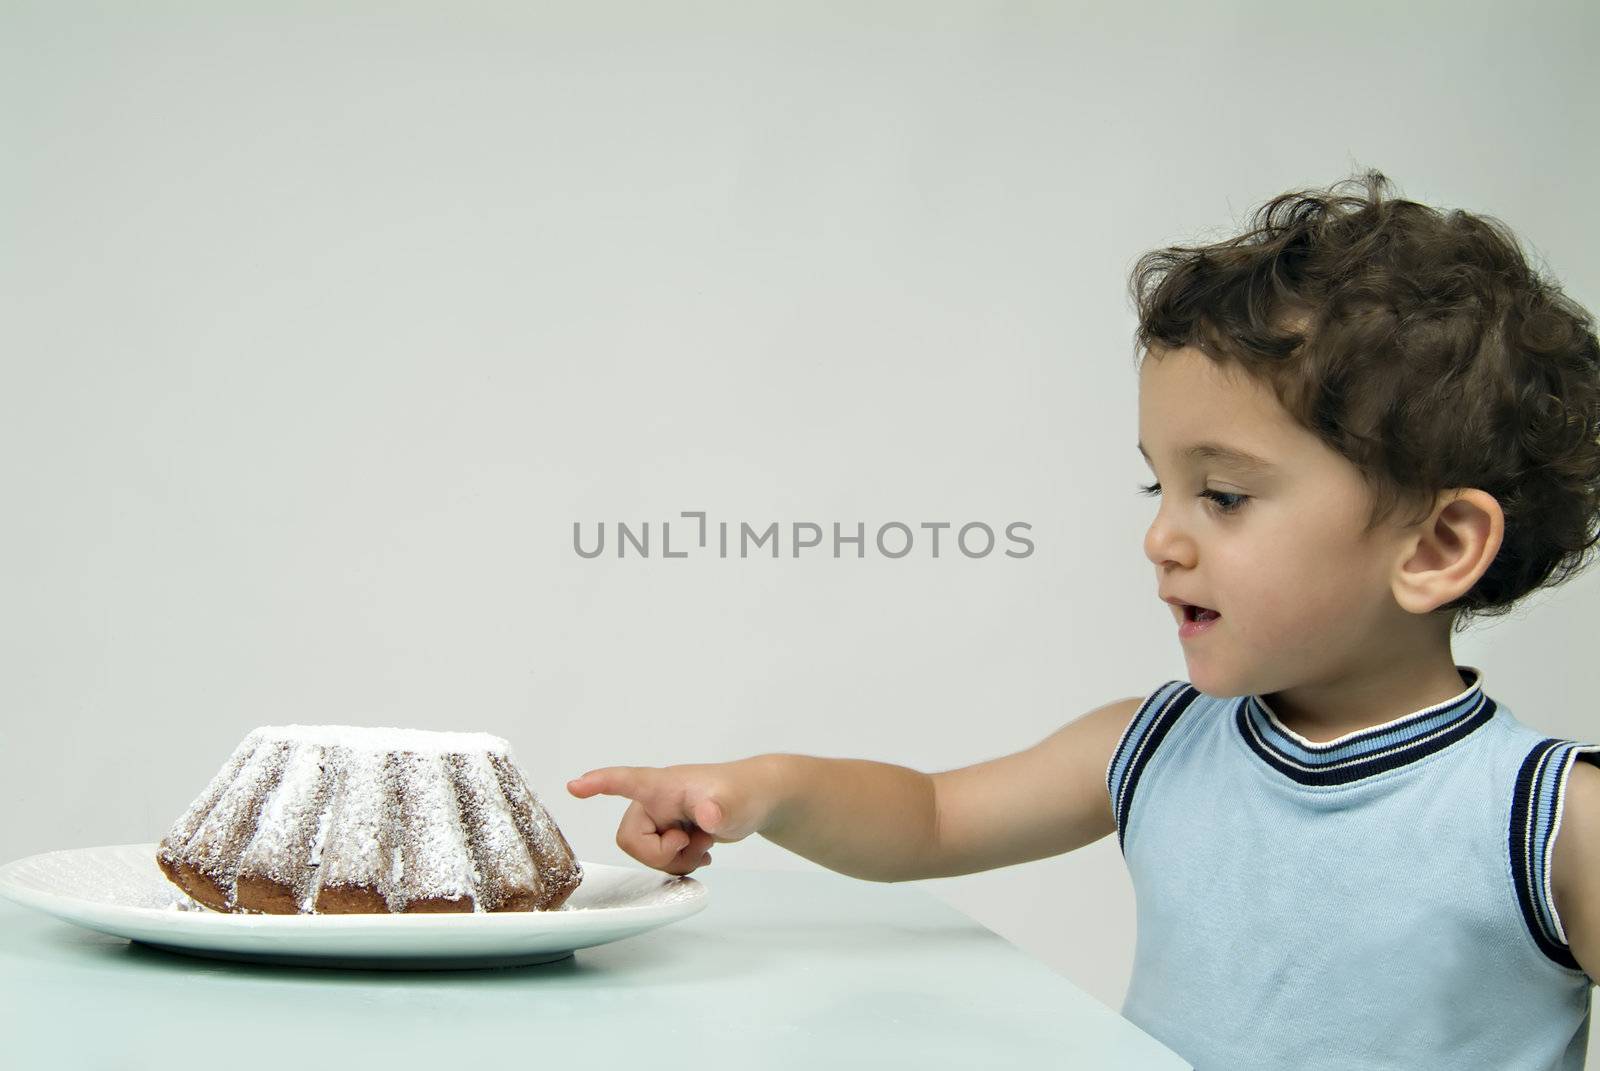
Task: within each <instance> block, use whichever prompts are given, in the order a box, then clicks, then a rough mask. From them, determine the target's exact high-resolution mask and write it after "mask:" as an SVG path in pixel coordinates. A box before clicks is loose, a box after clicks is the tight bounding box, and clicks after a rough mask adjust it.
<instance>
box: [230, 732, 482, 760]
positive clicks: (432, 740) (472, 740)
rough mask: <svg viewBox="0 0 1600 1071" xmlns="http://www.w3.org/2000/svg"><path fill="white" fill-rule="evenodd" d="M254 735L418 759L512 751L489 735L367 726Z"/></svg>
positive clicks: (255, 733)
mask: <svg viewBox="0 0 1600 1071" xmlns="http://www.w3.org/2000/svg"><path fill="white" fill-rule="evenodd" d="M252 735H255V736H258V737H259V738H260V739H262V740H286V741H288V742H290V743H294V744H317V745H320V746H322V747H345V748H350V749H352V750H365V751H383V752H390V751H412V752H415V753H417V754H419V755H448V754H450V753H452V752H470V751H482V752H487V753H489V754H497V755H504V754H506V753H507V752H508V751H510V749H511V746H510V745H509V744H507V743H506V741H505V739H504V738H503V737H498V736H491V735H490V734H489V733H440V732H434V731H433V730H431V729H393V728H387V727H381V726H367V725H263V726H261V727H260V728H259V729H256V730H255V732H254V733H253V734H252Z"/></svg>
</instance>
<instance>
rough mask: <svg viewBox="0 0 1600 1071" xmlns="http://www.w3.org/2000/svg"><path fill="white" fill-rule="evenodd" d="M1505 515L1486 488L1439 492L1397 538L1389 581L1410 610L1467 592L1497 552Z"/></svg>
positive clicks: (1435, 605) (1425, 609) (1433, 605)
mask: <svg viewBox="0 0 1600 1071" xmlns="http://www.w3.org/2000/svg"><path fill="white" fill-rule="evenodd" d="M1504 538H1505V514H1504V513H1502V512H1501V510H1500V503H1499V502H1497V501H1496V500H1495V497H1494V496H1493V495H1491V494H1489V493H1488V492H1487V491H1480V490H1478V489H1477V488H1475V487H1469V488H1455V489H1452V490H1449V491H1444V492H1441V493H1440V495H1439V498H1438V502H1437V504H1436V505H1435V506H1434V508H1433V512H1432V513H1431V514H1429V516H1428V519H1427V520H1425V521H1423V522H1422V523H1421V524H1419V525H1417V526H1416V527H1414V528H1408V529H1406V531H1405V533H1404V534H1403V536H1402V544H1401V551H1400V554H1399V555H1398V558H1397V560H1396V563H1395V568H1394V574H1393V576H1392V578H1391V585H1392V587H1393V590H1394V597H1395V601H1396V602H1398V603H1399V604H1400V605H1401V607H1403V608H1404V609H1406V610H1408V611H1410V612H1411V613H1414V614H1425V613H1428V612H1430V611H1432V610H1435V609H1438V608H1439V607H1440V606H1443V605H1444V604H1445V603H1447V602H1450V601H1451V600H1452V599H1456V598H1459V597H1460V596H1462V595H1464V594H1466V593H1467V592H1468V591H1471V590H1472V585H1474V584H1476V583H1477V582H1478V578H1479V577H1481V576H1482V575H1483V574H1484V573H1485V572H1486V571H1488V568H1489V566H1490V565H1491V564H1492V563H1493V562H1494V556H1495V555H1496V554H1498V553H1499V552H1500V543H1501V540H1503V539H1504Z"/></svg>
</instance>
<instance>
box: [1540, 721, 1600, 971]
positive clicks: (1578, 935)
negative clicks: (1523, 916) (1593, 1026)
mask: <svg viewBox="0 0 1600 1071" xmlns="http://www.w3.org/2000/svg"><path fill="white" fill-rule="evenodd" d="M1576 757H1577V758H1578V759H1579V760H1582V761H1576V762H1574V763H1573V764H1572V769H1571V770H1569V771H1568V773H1567V790H1566V794H1565V799H1564V800H1563V802H1562V806H1561V809H1560V811H1559V812H1558V817H1557V826H1556V843H1555V847H1554V848H1553V849H1552V851H1551V863H1550V885H1551V891H1552V892H1553V893H1554V894H1555V902H1556V911H1557V913H1558V914H1559V915H1560V917H1561V924H1562V928H1563V929H1564V930H1565V931H1566V938H1567V945H1568V947H1569V948H1571V950H1572V955H1573V958H1574V959H1576V960H1577V961H1578V965H1579V966H1581V967H1582V968H1583V970H1584V973H1586V974H1587V975H1588V976H1589V977H1590V978H1594V977H1596V972H1600V766H1597V765H1594V763H1595V762H1596V761H1600V755H1596V753H1595V752H1593V751H1588V752H1580V753H1578V755H1577V756H1576Z"/></svg>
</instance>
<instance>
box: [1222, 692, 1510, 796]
mask: <svg viewBox="0 0 1600 1071" xmlns="http://www.w3.org/2000/svg"><path fill="white" fill-rule="evenodd" d="M1456 671H1457V672H1458V673H1460V674H1461V677H1462V680H1463V681H1466V682H1468V683H1467V687H1466V688H1465V689H1464V690H1463V691H1462V692H1461V693H1460V694H1459V695H1456V696H1455V697H1453V698H1451V699H1446V700H1445V701H1444V702H1442V703H1435V704H1434V705H1433V706H1430V707H1426V708H1424V709H1422V710H1419V711H1416V712H1414V713H1411V714H1407V715H1406V716H1405V717H1402V718H1397V719H1395V720H1394V721H1389V722H1384V723H1383V724H1382V725H1375V726H1373V727H1372V728H1370V729H1363V730H1361V731H1360V732H1356V733H1350V734H1348V735H1345V736H1341V737H1339V738H1338V739H1336V740H1329V741H1327V742H1326V743H1320V744H1319V743H1313V742H1312V741H1310V740H1307V739H1306V738H1305V737H1303V736H1301V735H1300V734H1299V733H1297V732H1295V731H1293V730H1292V729H1289V728H1287V727H1286V726H1285V725H1284V724H1283V723H1282V722H1281V721H1279V720H1278V716H1277V715H1276V714H1275V713H1273V711H1272V707H1271V706H1270V705H1269V704H1268V703H1267V702H1266V700H1264V699H1262V698H1261V697H1260V696H1259V695H1248V696H1245V697H1244V698H1243V699H1241V700H1240V701H1239V703H1238V706H1237V708H1236V711H1235V715H1234V723H1235V724H1236V725H1237V726H1238V729H1239V734H1240V735H1241V736H1242V737H1243V738H1244V742H1245V743H1246V744H1248V745H1249V747H1250V750H1252V751H1254V752H1255V753H1256V754H1257V755H1258V756H1260V757H1261V759H1262V760H1263V761H1265V762H1266V763H1267V764H1268V765H1269V766H1271V767H1273V768H1274V769H1276V770H1278V771H1279V772H1280V773H1282V774H1284V775H1285V776H1286V777H1289V778H1291V779H1292V780H1294V781H1297V782H1299V783H1300V784H1302V785H1317V786H1326V785H1348V784H1351V783H1352V782H1355V781H1364V780H1366V779H1368V778H1371V777H1376V776H1378V775H1379V774H1383V773H1387V772H1388V771H1390V770H1394V769H1398V768H1399V767H1402V766H1410V765H1412V764H1413V763H1417V762H1420V761H1422V760H1423V759H1425V758H1427V757H1428V756H1429V755H1432V754H1435V753H1436V752H1439V751H1443V750H1444V749H1445V748H1447V747H1449V746H1450V745H1451V744H1453V743H1455V742H1456V741H1457V740H1460V739H1462V738H1464V737H1466V736H1468V735H1470V734H1471V733H1472V732H1473V731H1474V730H1476V729H1478V728H1480V727H1481V726H1483V725H1486V724H1488V722H1489V720H1490V719H1491V718H1492V717H1494V712H1495V709H1496V706H1495V701H1494V700H1493V699H1490V698H1489V697H1488V696H1486V695H1484V694H1483V673H1482V672H1481V671H1480V670H1478V669H1477V668H1475V667H1473V666H1457V667H1456Z"/></svg>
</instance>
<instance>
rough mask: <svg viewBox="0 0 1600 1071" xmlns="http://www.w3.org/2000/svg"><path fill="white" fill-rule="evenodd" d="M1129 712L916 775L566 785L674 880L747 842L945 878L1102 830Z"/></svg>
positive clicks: (793, 763)
mask: <svg viewBox="0 0 1600 1071" xmlns="http://www.w3.org/2000/svg"><path fill="white" fill-rule="evenodd" d="M1140 702H1141V700H1140V699H1139V698H1137V697H1135V698H1130V699H1123V700H1119V701H1117V702H1115V703H1110V704H1107V705H1106V706H1103V707H1099V708H1097V709H1095V710H1092V711H1090V712H1089V713H1088V714H1085V715H1084V716H1083V717H1081V718H1078V719H1077V720H1076V721H1073V722H1071V723H1069V724H1067V725H1065V726H1063V727H1062V728H1061V729H1059V730H1057V731H1056V732H1055V733H1053V734H1052V735H1050V736H1049V737H1047V738H1045V739H1044V740H1042V741H1040V742H1039V743H1038V744H1035V745H1034V746H1033V747H1031V748H1028V749H1027V750H1026V751H1020V752H1017V753H1016V754H1014V755H1006V756H1003V757H1001V758H998V759H993V760H990V761H988V762H982V763H978V764H976V765H973V766H966V767H962V768H961V769H958V770H947V771H944V772H941V773H936V774H925V773H921V772H919V771H917V770H912V769H908V768H907V767H904V766H895V765H891V764H889V763H882V762H872V761H869V760H866V759H831V758H817V757H813V756H809V755H789V754H770V755H757V756H755V757H754V758H749V759H741V760H739V761H737V762H728V763H715V764H701V765H687V766H667V767H652V766H611V767H606V768H603V769H598V770H591V771H589V772H588V773H586V774H584V775H583V776H582V777H578V778H575V779H574V780H572V781H569V782H568V783H567V790H568V791H569V792H571V793H572V794H573V795H574V796H577V797H579V798H580V799H582V798H587V797H589V796H593V795H596V794H606V795H615V796H625V797H627V798H628V799H630V800H631V801H632V802H631V803H630V804H629V806H628V809H627V811H626V812H625V813H624V814H623V816H622V821H621V822H620V823H619V825H618V827H617V846H618V847H620V848H621V849H622V850H623V851H625V852H627V853H628V854H629V855H630V856H632V857H633V858H635V859H637V860H639V861H640V862H641V863H644V864H646V865H647V866H651V867H655V868H656V869H658V870H665V871H667V872H668V873H672V874H687V873H690V872H691V871H693V870H695V869H696V868H697V867H700V866H702V865H704V864H705V863H708V862H710V855H709V854H707V849H709V848H710V847H711V845H712V844H713V843H714V842H723V843H728V842H732V841H738V840H743V839H744V838H745V837H747V836H749V835H750V834H751V833H760V834H761V835H762V836H764V837H766V838H767V839H768V840H770V841H772V842H773V843H775V844H779V845H782V846H783V847H785V848H788V849H789V850H790V851H792V852H795V853H796V854H798V855H803V856H805V857H806V858H807V859H810V860H812V861H814V862H817V863H820V864H822V865H823V866H826V867H828V868H829V869H831V870H836V871H838V872H840V873H841V874H848V875H849V876H851V877H857V878H863V879H866V880H869V881H890V882H892V881H914V880H919V879H922V878H942V877H951V876H954V875H957V874H971V873H974V872H976V871H980V870H991V869H994V868H995V867H1002V866H1010V865H1012V864H1015V863H1025V862H1028V861H1030V860H1033V859H1043V858H1045V857H1047V856H1051V855H1059V854H1061V853H1063V852H1069V851H1072V850H1073V849H1075V848H1081V847H1083V846H1084V845H1085V844H1090V843H1092V842H1094V841H1096V840H1099V839H1100V838H1101V837H1103V836H1105V835H1107V834H1108V833H1111V832H1113V831H1114V830H1115V828H1116V824H1115V820H1114V819H1113V817H1112V813H1111V801H1110V799H1109V797H1108V795H1107V791H1106V780H1105V779H1106V767H1107V766H1109V765H1110V763H1111V752H1112V750H1113V749H1114V748H1115V747H1116V745H1117V740H1118V739H1119V738H1120V737H1121V735H1122V731H1123V730H1124V729H1125V728H1126V727H1127V724H1128V722H1129V721H1130V720H1131V719H1132V717H1133V715H1134V713H1135V712H1136V711H1137V710H1138V708H1139V704H1140Z"/></svg>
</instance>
